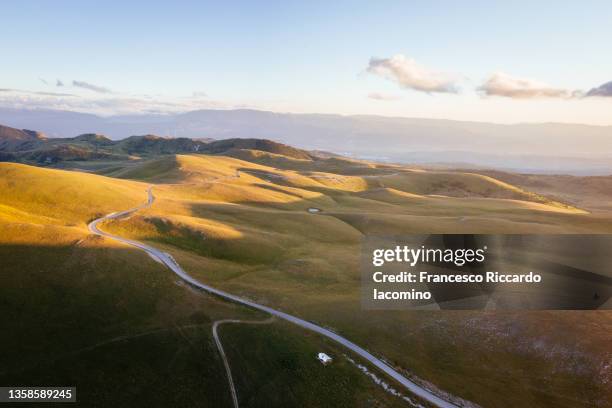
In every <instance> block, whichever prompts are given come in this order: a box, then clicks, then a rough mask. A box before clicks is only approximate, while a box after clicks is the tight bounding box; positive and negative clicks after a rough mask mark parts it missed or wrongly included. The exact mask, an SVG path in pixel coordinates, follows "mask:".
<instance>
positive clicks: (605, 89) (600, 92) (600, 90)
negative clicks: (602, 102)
mask: <svg viewBox="0 0 612 408" xmlns="http://www.w3.org/2000/svg"><path fill="white" fill-rule="evenodd" d="M586 96H612V81H610V82H606V83H605V84H603V85H600V86H598V87H596V88H593V89H591V90H590V91H589V92H587V93H586Z"/></svg>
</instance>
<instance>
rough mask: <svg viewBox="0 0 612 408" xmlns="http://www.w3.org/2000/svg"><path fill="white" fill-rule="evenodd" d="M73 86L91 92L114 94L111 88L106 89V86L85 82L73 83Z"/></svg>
mask: <svg viewBox="0 0 612 408" xmlns="http://www.w3.org/2000/svg"><path fill="white" fill-rule="evenodd" d="M72 86H75V87H77V88H83V89H88V90H90V91H94V92H98V93H112V91H111V90H110V89H109V88H106V87H104V86H99V85H94V84H90V83H88V82H85V81H72Z"/></svg>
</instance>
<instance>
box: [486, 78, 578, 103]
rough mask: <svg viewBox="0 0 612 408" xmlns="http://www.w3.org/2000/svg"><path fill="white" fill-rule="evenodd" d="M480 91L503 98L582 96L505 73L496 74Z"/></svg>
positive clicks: (576, 92) (575, 92)
mask: <svg viewBox="0 0 612 408" xmlns="http://www.w3.org/2000/svg"><path fill="white" fill-rule="evenodd" d="M478 90H479V91H480V92H482V93H483V94H484V95H487V96H503V97H507V98H520V99H530V98H572V97H577V96H580V95H581V92H579V91H570V90H569V89H563V88H555V87H552V86H550V85H547V84H545V83H542V82H539V81H536V80H533V79H529V78H518V77H514V76H511V75H508V74H506V73H504V72H496V73H494V74H493V75H491V77H490V78H489V79H487V80H486V81H485V83H484V84H482V85H481V86H480V87H479V88H478Z"/></svg>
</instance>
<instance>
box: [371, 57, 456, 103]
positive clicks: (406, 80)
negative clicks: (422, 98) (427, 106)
mask: <svg viewBox="0 0 612 408" xmlns="http://www.w3.org/2000/svg"><path fill="white" fill-rule="evenodd" d="M367 71H368V72H369V73H371V74H374V75H378V76H380V77H382V78H386V79H388V80H390V81H393V82H396V83H397V84H399V85H400V86H401V87H402V88H406V89H412V90H415V91H421V92H427V93H434V92H438V93H457V92H458V90H457V84H456V79H455V78H454V77H453V76H451V75H449V74H446V73H442V72H437V71H433V70H431V69H429V68H426V67H424V66H422V65H419V64H418V63H417V62H416V61H415V60H414V59H412V58H407V57H406V56H404V55H402V54H397V55H394V56H393V57H391V58H370V63H369V64H368V68H367Z"/></svg>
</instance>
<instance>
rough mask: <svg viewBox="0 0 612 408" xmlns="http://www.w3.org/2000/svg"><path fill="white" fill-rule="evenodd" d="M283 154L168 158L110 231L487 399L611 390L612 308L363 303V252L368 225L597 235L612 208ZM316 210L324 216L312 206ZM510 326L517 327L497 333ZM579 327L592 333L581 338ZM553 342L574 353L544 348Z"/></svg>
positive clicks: (451, 177) (486, 182) (545, 399)
mask: <svg viewBox="0 0 612 408" xmlns="http://www.w3.org/2000/svg"><path fill="white" fill-rule="evenodd" d="M253 157H261V155H260V154H258V153H253ZM269 157H270V156H266V160H268V159H269ZM245 158H246V157H245ZM284 160H285V161H284V162H285V164H286V163H299V165H296V166H285V167H284V168H282V169H281V168H280V167H275V166H270V165H266V164H262V162H261V161H260V160H254V161H255V162H256V163H255V162H251V161H245V160H237V159H236V158H227V157H219V156H217V157H209V156H200V155H193V156H177V157H176V158H174V161H173V163H174V168H172V167H171V166H168V167H166V166H160V169H161V170H160V171H161V173H162V174H164V175H165V176H164V178H162V180H165V181H166V182H165V183H158V184H156V185H155V187H154V193H155V195H156V197H157V201H156V204H155V205H154V206H153V207H152V208H150V209H147V210H145V211H143V212H141V213H139V214H138V215H135V216H133V217H131V218H130V219H129V220H122V221H115V222H110V223H107V224H105V226H104V228H106V229H108V230H110V231H114V232H116V233H118V234H121V235H125V236H131V237H135V238H137V239H140V240H145V241H150V242H153V243H154V244H155V245H157V246H161V247H163V248H164V249H165V250H167V251H168V252H170V253H172V254H173V256H174V257H175V258H176V259H177V260H178V261H179V262H180V263H181V265H183V266H184V267H185V268H186V270H188V271H189V272H190V273H192V274H193V275H195V276H197V277H198V278H199V279H201V280H202V281H205V282H210V283H212V284H214V285H215V286H218V287H220V288H223V289H225V290H228V291H230V292H231V293H236V294H239V295H242V296H246V297H248V298H252V299H255V300H257V301H258V302H261V303H263V304H268V305H272V306H276V307H278V308H280V309H282V310H285V311H288V312H291V313H295V314H297V315H299V316H302V317H305V318H307V319H309V320H313V321H317V322H320V323H322V324H323V325H325V326H327V327H331V328H333V329H334V330H337V331H338V332H340V333H342V334H344V335H346V336H347V337H349V338H351V339H353V340H355V341H357V342H358V343H360V344H363V345H365V346H366V347H368V349H370V350H373V351H374V352H375V353H376V354H380V355H381V356H383V357H384V358H386V359H387V360H389V361H391V362H392V363H393V364H394V365H396V366H398V367H400V368H404V369H406V370H409V371H410V374H411V375H416V376H418V377H419V378H421V379H422V380H424V381H429V382H431V383H433V384H436V385H437V386H439V387H441V388H442V389H444V390H446V391H449V392H451V393H453V394H456V395H459V396H461V397H464V398H467V399H469V400H472V401H474V402H476V403H480V404H482V405H483V406H517V405H523V404H527V405H529V404H531V405H545V406H546V405H548V406H555V407H574V406H589V405H592V404H597V403H600V402H601V401H602V400H603V398H605V395H606V393H605V388H606V386H605V384H606V381H609V379H610V376H611V375H612V373H610V372H609V370H608V371H606V370H607V369H606V368H605V361H606V358H607V357H606V351H605V344H607V343H608V342H609V341H610V340H612V338H610V335H609V334H608V333H607V332H606V331H605V330H600V328H601V327H606V326H607V325H609V323H602V322H608V320H609V318H610V314H606V313H601V314H600V313H595V314H589V313H582V314H581V313H577V314H574V315H570V314H566V313H544V312H542V313H529V314H511V313H507V314H503V315H501V314H500V315H499V317H496V316H495V315H488V317H487V318H486V319H484V320H482V319H480V318H479V317H478V314H472V313H460V312H457V313H450V312H449V313H439V314H428V313H425V312H413V313H410V312H404V313H395V312H384V313H380V312H378V313H376V312H366V311H363V310H362V309H361V307H360V298H359V279H360V278H359V264H358V262H359V259H358V254H359V248H360V242H361V238H362V236H363V235H364V234H371V233H376V234H395V233H398V234H402V233H403V234H407V233H436V232H439V233H443V232H460V233H579V232H581V233H590V232H595V233H599V232H610V231H612V220H611V219H610V218H609V217H604V216H602V215H600V214H590V213H588V212H586V211H584V210H581V209H578V208H575V207H572V206H569V205H564V204H563V203H560V202H558V201H555V200H551V199H548V198H545V197H543V196H540V195H538V194H533V193H531V192H529V191H527V190H524V189H521V188H518V187H516V186H514V185H511V184H509V183H507V182H501V181H499V180H497V179H494V178H492V177H488V176H481V175H478V174H473V173H452V172H443V173H439V172H429V171H423V170H421V171H415V170H414V169H409V168H403V167H399V166H380V167H377V165H376V164H364V163H360V164H359V165H360V166H363V168H364V169H365V170H364V172H363V174H361V173H359V172H358V171H357V166H356V165H355V167H352V169H351V170H350V171H347V172H344V174H338V173H330V172H329V171H323V170H322V169H321V168H320V166H323V167H325V166H327V165H326V164H319V161H316V160H311V161H306V160H300V161H296V160H295V159H290V158H285V159H284ZM165 163H166V164H168V163H170V162H169V161H168V162H165ZM321 163H323V162H321ZM350 166H353V164H351V165H350ZM150 169H151V170H152V169H153V167H151V168H150ZM236 172H239V173H238V174H236ZM348 173H350V175H348ZM137 175H139V174H137ZM139 176H140V175H139ZM166 176H167V177H166ZM145 177H146V178H148V179H149V180H155V177H156V175H155V174H152V173H147V174H146V176H145ZM312 207H315V208H318V209H320V210H322V212H320V213H318V214H311V213H309V212H308V211H307V210H308V208H312ZM602 319H604V320H602ZM605 319H608V320H605ZM504 321H509V322H512V324H511V327H510V328H509V327H508V326H504ZM481 324H482V325H484V326H481ZM602 324H603V326H602ZM542 327H546V328H547V329H546V330H541V328H542ZM244 330H245V331H250V330H254V331H257V330H258V329H257V328H248V329H246V328H245V329H244ZM504 330H511V333H512V335H508V336H505V335H504V336H501V335H499V333H503V331H504ZM372 333H381V334H380V335H372ZM382 333H384V335H383V334H382ZM581 333H588V335H587V336H586V338H585V340H584V341H577V339H580V335H581ZM587 338H588V340H587ZM492 342H495V345H494V346H493V345H492ZM542 342H544V343H545V344H547V346H546V347H547V348H546V349H547V350H548V349H554V350H559V353H562V354H563V355H568V356H571V358H572V359H573V360H572V361H573V363H572V364H566V362H565V360H562V359H559V355H557V354H554V353H553V354H550V353H547V352H546V351H545V350H543V349H540V348H538V347H537V346H536V345H537V344H541V343H542ZM482 350H486V355H483V353H482ZM236 352H237V353H238V351H236ZM441 356H442V357H441ZM241 358H244V357H241ZM472 361H478V364H472V363H471V362H472ZM500 366H503V367H504V373H505V374H504V375H500V373H499V367H500ZM602 370H604V371H602ZM525 373H529V375H526V374H525ZM602 373H603V374H602ZM519 378H520V379H521V380H520V381H519V380H517V379H519ZM466 379H470V380H469V381H467V380H466ZM243 386H244V387H246V388H247V389H251V390H252V389H258V388H257V387H260V386H262V387H263V386H264V385H262V384H259V385H254V384H244V385H243ZM249 387H251V388H249ZM253 387H255V388H253ZM500 395H501V396H503V402H500Z"/></svg>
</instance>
